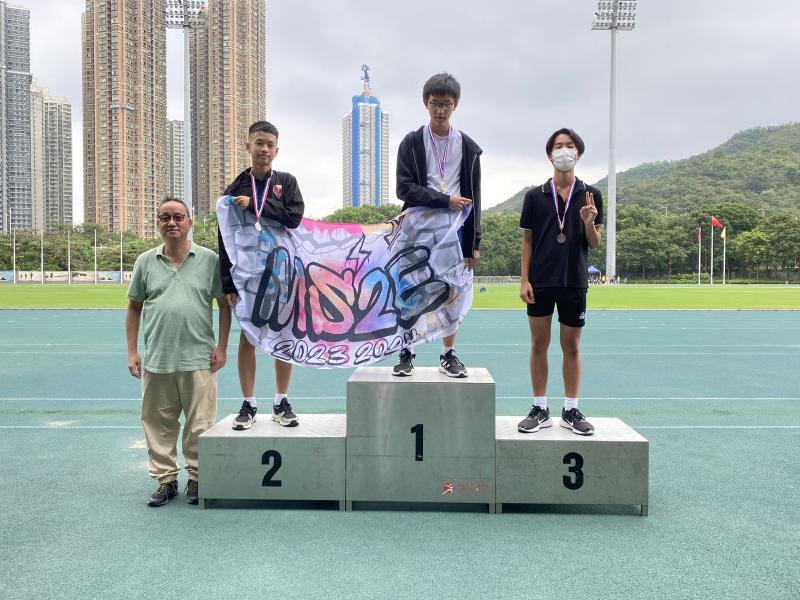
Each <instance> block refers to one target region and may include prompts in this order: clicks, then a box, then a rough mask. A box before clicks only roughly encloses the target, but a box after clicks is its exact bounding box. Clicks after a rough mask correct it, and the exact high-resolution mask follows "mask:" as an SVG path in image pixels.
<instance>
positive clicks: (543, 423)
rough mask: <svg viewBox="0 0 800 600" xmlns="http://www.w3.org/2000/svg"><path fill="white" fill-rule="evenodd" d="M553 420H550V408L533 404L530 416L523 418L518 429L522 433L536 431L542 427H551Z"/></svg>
mask: <svg viewBox="0 0 800 600" xmlns="http://www.w3.org/2000/svg"><path fill="white" fill-rule="evenodd" d="M552 425H553V422H552V421H551V420H550V409H549V408H542V407H541V406H536V405H535V404H534V405H533V408H532V409H531V412H529V413H528V416H527V417H525V418H524V419H522V421H520V422H519V425H517V431H520V432H522V433H534V432H536V431H539V429H541V428H542V427H550V426H552Z"/></svg>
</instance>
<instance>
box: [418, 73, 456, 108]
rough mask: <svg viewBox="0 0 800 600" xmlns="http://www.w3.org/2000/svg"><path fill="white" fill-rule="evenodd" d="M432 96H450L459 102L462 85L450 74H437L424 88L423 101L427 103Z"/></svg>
mask: <svg viewBox="0 0 800 600" xmlns="http://www.w3.org/2000/svg"><path fill="white" fill-rule="evenodd" d="M431 96H450V97H451V98H455V101H456V102H458V99H459V98H461V84H460V83H458V81H456V78H455V77H453V76H452V75H450V73H437V74H436V75H433V76H432V77H431V78H430V79H428V81H426V82H425V85H424V86H422V99H423V100H424V101H425V102H427V101H428V98H430V97H431Z"/></svg>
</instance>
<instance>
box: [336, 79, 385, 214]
mask: <svg viewBox="0 0 800 600" xmlns="http://www.w3.org/2000/svg"><path fill="white" fill-rule="evenodd" d="M361 69H362V70H363V71H364V76H363V77H362V79H363V81H364V89H363V91H362V92H361V95H360V96H353V104H352V108H351V110H350V114H348V115H345V117H344V118H343V119H342V180H343V185H342V194H343V199H344V202H343V206H344V207H350V206H352V207H358V206H366V205H372V206H380V205H381V202H388V201H389V113H388V112H385V111H383V110H382V109H381V103H380V101H379V100H378V98H376V97H375V96H373V95H372V88H371V86H370V80H369V67H368V66H367V65H363V66H362V67H361Z"/></svg>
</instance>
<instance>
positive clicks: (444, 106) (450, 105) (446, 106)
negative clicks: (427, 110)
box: [428, 100, 454, 110]
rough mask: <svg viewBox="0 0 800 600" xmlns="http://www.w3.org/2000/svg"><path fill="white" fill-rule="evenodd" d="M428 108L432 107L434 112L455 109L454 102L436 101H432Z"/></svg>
mask: <svg viewBox="0 0 800 600" xmlns="http://www.w3.org/2000/svg"><path fill="white" fill-rule="evenodd" d="M428 106H430V107H431V108H432V109H433V110H439V109H442V110H450V109H451V108H453V106H454V104H453V103H452V102H436V101H434V100H431V102H430V104H429V105H428Z"/></svg>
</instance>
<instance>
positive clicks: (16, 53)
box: [0, 0, 33, 233]
mask: <svg viewBox="0 0 800 600" xmlns="http://www.w3.org/2000/svg"><path fill="white" fill-rule="evenodd" d="M31 80H32V77H31V45H30V11H29V10H28V9H27V8H24V7H21V6H15V5H13V4H9V3H7V2H5V1H4V0H0V231H2V232H4V233H8V232H10V231H11V230H13V229H30V228H31V227H32V225H33V210H32V205H31V183H32V179H31Z"/></svg>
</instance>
